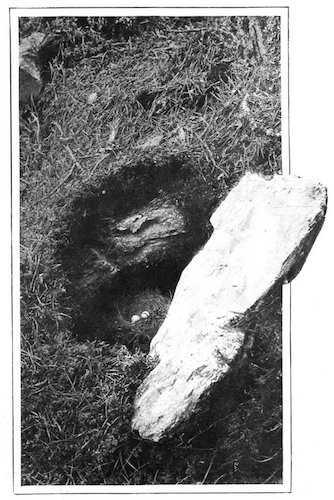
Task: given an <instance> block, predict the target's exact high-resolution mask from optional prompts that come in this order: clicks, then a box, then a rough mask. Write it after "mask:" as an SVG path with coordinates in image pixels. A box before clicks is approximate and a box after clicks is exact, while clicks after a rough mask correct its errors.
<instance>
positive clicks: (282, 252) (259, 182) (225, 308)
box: [132, 174, 327, 441]
mask: <svg viewBox="0 0 334 500" xmlns="http://www.w3.org/2000/svg"><path fill="white" fill-rule="evenodd" d="M326 203H327V193H326V188H325V187H323V186H322V185H320V184H317V183H314V182H311V181H306V180H302V179H300V178H298V177H293V176H281V175H276V176H274V177H273V178H272V179H270V180H267V179H265V178H264V177H261V176H258V175H255V174H246V175H245V176H244V177H243V178H242V180H241V181H240V182H239V184H238V185H237V186H236V187H235V188H234V189H233V190H232V191H231V192H230V193H229V195H228V196H227V198H226V199H225V200H224V201H223V202H222V203H221V205H220V206H219V207H218V208H217V210H216V211H215V212H214V214H213V215H212V217H211V223H212V226H213V228H214V231H213V234H212V236H211V238H210V239H209V241H208V242H207V243H206V245H205V246H204V248H203V249H202V250H201V251H200V252H199V253H198V254H197V255H196V256H195V257H194V258H193V259H192V261H191V262H190V264H189V265H188V266H187V267H186V269H185V270H184V271H183V273H182V276H181V278H180V281H179V283H178V285H177V288H176V291H175V295H174V298H173V301H172V304H171V306H170V309H169V311H168V315H167V317H166V319H165V321H164V323H163V325H162V326H161V328H160V329H159V331H158V333H157V334H156V336H155V337H154V338H153V340H152V343H151V349H150V355H151V356H152V357H153V358H155V360H156V361H157V365H156V367H155V368H154V369H153V370H152V371H151V373H150V374H149V375H148V376H147V378H146V379H145V380H144V382H143V383H142V385H141V386H140V388H139V390H138V392H137V396H136V400H135V403H134V407H135V408H134V409H135V413H134V418H133V422H132V424H133V429H135V430H137V431H138V432H139V434H140V435H141V436H142V437H143V438H146V439H150V440H153V441H158V440H160V439H161V438H163V437H166V436H170V435H171V434H173V432H174V431H175V429H177V428H178V427H179V425H180V424H181V423H183V422H184V421H186V420H187V419H188V418H189V416H190V415H191V414H192V412H193V411H194V410H195V409H196V406H197V405H198V403H199V401H200V400H201V399H202V398H203V397H204V396H205V395H207V394H208V392H209V391H210V388H211V387H212V386H213V384H215V383H216V382H217V381H219V380H220V379H222V378H223V377H224V376H225V375H226V374H227V373H228V372H229V371H230V369H231V367H233V365H234V364H235V363H236V360H237V359H238V357H239V355H240V354H241V353H242V352H243V347H244V344H245V340H246V339H245V332H243V331H241V330H240V329H239V328H238V327H236V326H234V325H237V324H238V323H239V324H240V321H238V320H240V318H242V317H244V315H245V314H246V313H247V312H248V311H249V310H250V308H252V306H254V305H255V304H256V303H257V302H258V301H259V300H261V299H262V298H264V297H265V295H266V294H267V292H268V291H269V290H270V289H271V288H272V287H273V286H274V285H276V284H279V283H282V282H283V281H289V280H291V279H292V278H293V277H294V276H295V275H296V274H297V273H298V272H299V270H300V269H301V267H302V265H303V263H304V261H305V259H306V257H307V254H308V252H309V251H310V248H311V246H312V244H313V242H314V240H315V238H316V236H317V234H318V232H319V230H320V228H321V225H322V223H323V220H324V216H325V211H326Z"/></svg>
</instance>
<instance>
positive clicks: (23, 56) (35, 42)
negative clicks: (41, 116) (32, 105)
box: [20, 32, 45, 102]
mask: <svg viewBox="0 0 334 500" xmlns="http://www.w3.org/2000/svg"><path fill="white" fill-rule="evenodd" d="M44 39H45V35H44V34H43V33H38V32H35V33H33V34H32V35H30V36H28V37H27V38H24V39H23V40H22V42H21V43H20V101H21V102H27V101H29V100H30V98H31V97H36V96H37V95H38V94H39V93H40V91H41V88H42V79H41V73H40V70H39V67H38V53H39V50H40V48H41V46H42V44H43V41H44Z"/></svg>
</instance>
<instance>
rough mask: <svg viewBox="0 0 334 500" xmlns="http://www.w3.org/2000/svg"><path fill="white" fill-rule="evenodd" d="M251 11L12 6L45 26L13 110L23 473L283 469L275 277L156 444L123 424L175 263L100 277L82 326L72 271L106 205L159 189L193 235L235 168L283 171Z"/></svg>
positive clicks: (180, 474)
mask: <svg viewBox="0 0 334 500" xmlns="http://www.w3.org/2000/svg"><path fill="white" fill-rule="evenodd" d="M250 21H251V20H250V19H249V18H245V17H240V18H237V17H233V18H232V17H222V18H217V17H216V18H206V17H202V18H165V17H157V18H113V19H109V18H105V19H104V18H77V19H76V18H67V19H66V18H43V19H41V18H31V19H30V18H24V19H21V21H20V36H21V38H22V37H24V36H26V35H29V34H30V33H31V32H32V31H34V30H40V31H43V32H45V33H46V34H47V35H49V41H48V43H47V44H46V45H45V47H44V49H43V51H42V54H41V61H42V71H43V75H44V79H45V82H46V83H45V86H44V89H43V92H42V94H41V97H40V98H39V100H38V101H37V102H31V103H30V104H29V105H25V106H23V105H22V106H21V109H20V155H21V164H20V167H21V288H22V290H21V294H22V300H21V334H22V481H23V484H25V485H30V484H32V485H37V484H85V485H88V484H165V483H180V484H193V483H205V484H212V483H217V484H218V483H263V482H267V483H271V482H272V483H277V482H280V481H281V479H282V454H281V437H282V412H281V410H282V401H281V296H280V290H274V291H273V292H272V294H271V295H270V296H269V297H268V298H267V302H266V303H265V304H263V305H262V306H261V309H259V310H257V311H256V312H255V313H254V315H253V318H252V322H251V323H250V324H249V325H247V328H248V330H249V331H250V332H253V333H254V343H253V345H252V346H251V347H250V351H249V356H248V358H247V360H245V362H244V365H243V366H242V367H241V368H240V370H239V372H238V373H237V374H231V376H230V377H229V378H228V380H226V381H224V383H223V384H220V385H219V386H217V387H216V388H215V392H214V394H213V395H212V398H211V399H210V404H209V403H208V402H203V409H202V411H201V412H200V413H199V414H197V415H195V416H194V418H193V422H191V423H190V425H189V428H187V429H183V430H182V431H181V430H180V433H179V434H178V435H177V436H175V437H174V438H173V439H170V440H166V441H164V442H161V443H157V444H154V443H147V442H144V441H142V440H140V439H139V438H138V437H137V436H136V435H134V434H133V433H132V432H131V428H130V421H131V412H132V401H133V398H134V395H135V391H136V388H137V387H138V386H139V384H140V382H141V381H142V380H143V378H144V376H145V373H147V371H148V370H149V369H150V361H149V359H147V357H146V354H147V352H148V348H149V341H150V339H151V338H152V336H153V335H154V334H155V332H156V331H157V329H158V327H159V325H160V324H161V322H162V321H163V319H164V317H165V315H166V312H167V310H168V305H169V303H170V300H171V295H172V293H173V287H174V286H175V284H176V281H177V273H176V274H175V276H174V275H173V277H172V278H170V280H169V281H168V280H165V282H164V283H159V282H156V281H157V280H156V281H154V280H153V278H152V275H155V276H158V278H161V276H162V274H163V273H162V272H160V274H159V273H156V270H153V272H151V274H150V273H149V271H148V273H147V274H142V275H141V276H140V280H139V279H137V281H136V280H134V284H133V286H130V285H129V281H127V282H126V284H124V283H123V285H122V283H121V284H120V285H119V290H116V292H115V290H113V292H112V293H109V292H108V288H107V286H105V285H106V284H103V283H102V284H103V286H102V285H101V289H100V290H93V291H92V296H91V297H89V300H88V302H91V304H92V307H91V309H90V310H89V317H90V320H89V321H88V320H87V317H84V322H85V328H82V323H80V321H81V320H80V318H82V316H83V314H84V309H85V307H87V303H82V302H81V298H80V291H79V292H78V290H77V289H76V288H75V286H74V284H73V283H75V279H76V274H75V273H76V272H77V269H75V268H76V259H78V260H80V259H81V261H80V265H83V264H84V256H83V255H84V254H81V253H80V252H81V249H82V248H83V247H84V246H85V245H86V243H87V242H88V241H91V240H94V241H97V240H99V238H101V235H103V231H104V226H103V220H104V217H105V216H106V214H107V213H109V212H108V211H110V210H111V208H110V207H112V213H113V216H123V215H126V214H127V213H129V211H130V210H132V209H135V208H136V207H139V206H140V205H141V204H143V203H146V202H148V201H150V200H152V199H153V198H154V197H156V196H159V193H161V191H163V192H164V193H168V195H169V196H171V197H173V200H174V201H175V202H176V203H178V205H179V206H180V207H181V209H182V210H183V211H184V213H185V216H186V220H187V223H188V228H189V229H192V230H193V231H198V245H201V244H202V243H203V242H204V241H205V240H206V239H207V237H208V235H209V234H210V225H209V222H208V219H209V216H210V214H211V213H212V211H213V209H214V207H215V206H216V205H217V203H218V202H219V201H220V200H222V199H223V198H224V197H225V196H226V194H227V193H228V191H229V190H230V189H231V187H232V186H233V185H234V184H235V183H236V182H237V181H238V179H239V178H240V176H241V175H242V174H243V173H244V172H246V171H254V172H259V173H263V174H265V175H271V174H273V173H275V172H279V171H280V170H281V140H280V127H281V118H280V26H279V19H278V18H275V17H268V18H264V17H263V18H258V27H260V29H261V33H262V37H263V44H264V47H265V50H266V52H265V54H264V53H262V52H261V50H260V49H261V47H260V48H259V46H258V41H259V40H258V38H256V36H255V34H254V33H255V32H254V29H253V30H252V24H251V22H250ZM148 141H149V142H148ZM193 251H196V248H193ZM185 258H187V259H189V258H190V256H189V255H188V254H187V256H186V257H185ZM173 265H174V264H173V263H171V264H170V266H169V267H168V268H167V271H169V270H170V269H171V267H173ZM182 265H184V263H182ZM165 271H166V270H165ZM165 271H164V272H165ZM167 271H166V272H167ZM178 271H179V270H178ZM158 281H159V280H158ZM94 294H95V295H94ZM101 298H102V299H103V301H104V302H103V303H102V306H101V305H100V307H98V305H97V304H98V301H100V299H101ZM102 299H101V300H102ZM143 310H149V311H150V313H151V315H150V317H149V318H147V319H146V320H143V321H140V322H138V323H135V324H131V322H130V318H131V316H132V315H133V314H138V313H140V312H142V311H143ZM94 311H95V312H94ZM83 330H84V331H83ZM208 404H209V406H208Z"/></svg>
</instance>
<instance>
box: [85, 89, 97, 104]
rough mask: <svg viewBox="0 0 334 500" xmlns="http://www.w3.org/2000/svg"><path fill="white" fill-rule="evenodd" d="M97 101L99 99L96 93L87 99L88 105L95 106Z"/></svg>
mask: <svg viewBox="0 0 334 500" xmlns="http://www.w3.org/2000/svg"><path fill="white" fill-rule="evenodd" d="M96 99H97V93H96V92H92V93H91V94H89V96H88V97H87V104H93V103H94V102H95V101H96Z"/></svg>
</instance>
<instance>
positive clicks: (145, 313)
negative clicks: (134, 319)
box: [141, 311, 150, 319]
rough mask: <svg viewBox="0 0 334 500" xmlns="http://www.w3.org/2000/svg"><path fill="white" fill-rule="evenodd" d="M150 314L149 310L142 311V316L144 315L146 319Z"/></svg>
mask: <svg viewBox="0 0 334 500" xmlns="http://www.w3.org/2000/svg"><path fill="white" fill-rule="evenodd" d="M149 315H150V313H149V312H148V311H143V312H142V313H141V317H142V318H144V319H146V318H148V317H149Z"/></svg>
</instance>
